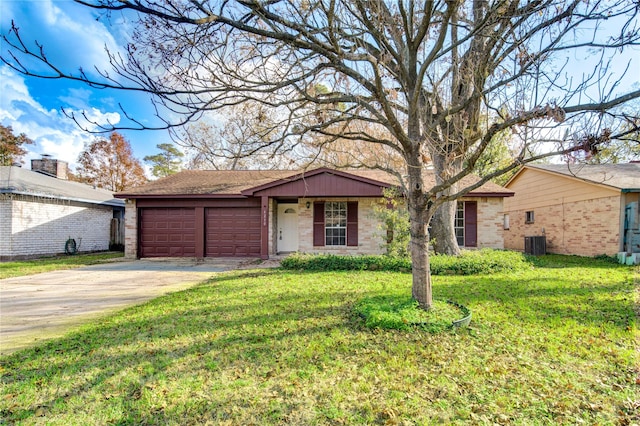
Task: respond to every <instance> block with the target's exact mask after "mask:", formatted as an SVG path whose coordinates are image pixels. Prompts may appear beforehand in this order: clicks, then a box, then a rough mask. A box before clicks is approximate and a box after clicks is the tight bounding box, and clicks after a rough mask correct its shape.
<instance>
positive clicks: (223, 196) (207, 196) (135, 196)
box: [113, 193, 251, 200]
mask: <svg viewBox="0 0 640 426" xmlns="http://www.w3.org/2000/svg"><path fill="white" fill-rule="evenodd" d="M113 197H114V198H131V199H135V200H142V199H146V198H163V199H174V198H175V199H177V200H183V199H185V198H205V199H212V198H221V199H227V198H237V199H243V200H246V199H248V198H251V197H246V196H243V195H242V194H123V193H118V194H114V195H113Z"/></svg>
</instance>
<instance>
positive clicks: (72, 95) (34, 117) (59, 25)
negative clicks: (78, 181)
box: [0, 0, 640, 166]
mask: <svg viewBox="0 0 640 426" xmlns="http://www.w3.org/2000/svg"><path fill="white" fill-rule="evenodd" d="M97 13H98V12H96V11H94V10H91V9H89V8H87V7H84V6H80V5H78V4H76V3H74V2H73V1H71V0H0V30H1V32H2V34H7V32H8V30H9V28H10V25H11V21H12V20H14V21H15V22H16V24H17V25H18V26H19V27H20V30H21V34H22V37H23V40H24V41H25V42H28V43H33V41H34V40H37V41H39V42H40V43H42V44H43V45H44V46H45V52H46V53H47V55H48V56H49V58H50V59H51V61H52V62H54V63H56V64H59V65H60V66H61V68H62V69H64V70H77V69H78V68H79V67H81V66H82V67H83V69H84V70H85V71H90V70H92V69H93V67H94V66H97V67H98V68H99V69H107V70H109V69H111V67H110V64H109V63H108V62H107V58H106V55H105V54H104V49H105V46H106V47H108V48H109V49H110V50H111V51H117V50H118V48H119V46H123V45H124V44H125V42H126V38H127V36H128V29H129V26H128V23H127V21H126V20H125V19H124V18H123V17H122V16H121V15H119V14H117V13H114V14H113V15H111V17H110V19H109V20H105V19H100V20H97V19H96V18H97V17H98V14H97ZM109 23H110V24H109ZM1 48H2V52H3V55H5V54H6V48H7V46H5V45H2V47H1ZM582 53H584V52H582ZM629 58H635V62H634V63H633V64H632V68H631V69H630V71H629V72H628V73H627V76H626V78H625V81H624V82H623V84H622V85H621V88H623V89H626V90H628V89H629V88H630V87H631V86H634V85H635V86H638V81H640V60H639V59H638V58H640V51H639V50H637V49H636V50H631V49H626V50H625V52H624V53H623V56H622V57H621V59H620V60H619V61H616V62H614V69H613V73H614V74H613V79H614V80H615V79H616V78H617V77H616V75H615V73H618V75H619V73H621V72H622V69H623V68H624V66H625V65H626V63H627V60H628V59H629ZM568 59H569V60H570V63H571V65H573V66H574V69H575V70H576V74H575V75H576V76H578V77H579V76H580V75H581V73H582V72H587V73H588V72H589V70H591V69H593V63H591V64H589V60H588V58H585V55H584V54H575V55H572V57H570V58H568ZM595 59H596V57H592V58H591V60H592V61H593V60H595ZM118 104H122V105H123V106H124V107H125V109H126V110H127V112H128V113H130V114H131V115H132V116H134V117H136V118H137V119H141V120H153V108H152V105H151V103H150V100H149V98H148V96H146V95H142V94H132V93H131V92H117V91H113V90H112V91H108V90H97V89H92V88H89V87H88V86H86V85H83V84H80V83H75V82H72V81H69V80H63V79H57V80H45V79H38V78H29V77H25V76H23V75H21V74H18V73H16V72H14V71H12V70H11V69H9V68H8V67H6V66H2V65H0V123H1V124H3V125H5V126H12V127H13V130H14V132H15V133H25V134H26V135H27V136H28V137H30V138H31V139H33V140H34V141H36V145H35V146H28V147H27V148H28V149H29V150H30V152H29V154H28V155H27V156H26V157H25V160H26V161H25V163H26V165H27V166H28V164H29V160H30V159H31V158H39V157H40V156H41V155H42V154H49V155H52V156H54V157H56V158H59V159H62V160H65V161H68V162H69V163H71V165H72V166H73V165H74V163H75V161H76V159H77V157H78V155H79V153H80V152H81V151H82V149H83V146H84V144H85V143H86V142H89V141H91V140H93V139H94V138H95V137H97V136H96V135H95V134H91V133H88V132H85V131H83V130H81V129H80V128H78V126H76V124H75V123H74V122H73V121H71V120H70V119H68V118H67V117H65V116H64V114H62V112H61V109H60V108H61V107H64V108H65V109H67V110H70V111H82V110H85V111H87V112H86V113H87V114H88V115H89V116H90V117H91V118H92V119H93V120H95V121H97V122H102V123H106V122H107V120H108V121H110V122H112V123H119V122H120V123H121V122H122V121H123V117H122V113H121V111H120V109H119V107H118ZM122 133H123V134H124V135H125V137H126V138H127V139H128V140H129V141H130V142H131V145H132V147H133V150H134V155H135V156H136V157H137V158H139V159H142V158H143V157H144V156H146V155H149V154H154V153H156V152H157V148H156V145H157V144H159V143H165V142H170V138H169V135H168V133H167V132H166V131H123V132H122Z"/></svg>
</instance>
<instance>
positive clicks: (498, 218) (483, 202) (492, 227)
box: [465, 197, 504, 249]
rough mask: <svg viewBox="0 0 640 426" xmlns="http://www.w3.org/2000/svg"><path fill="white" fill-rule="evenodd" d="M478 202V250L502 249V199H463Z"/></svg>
mask: <svg viewBox="0 0 640 426" xmlns="http://www.w3.org/2000/svg"><path fill="white" fill-rule="evenodd" d="M465 201H477V202H478V248H494V249H503V248H504V213H503V199H502V198H498V197H478V198H472V197H470V198H465Z"/></svg>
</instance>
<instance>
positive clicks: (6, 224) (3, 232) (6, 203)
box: [0, 195, 12, 258]
mask: <svg viewBox="0 0 640 426" xmlns="http://www.w3.org/2000/svg"><path fill="white" fill-rule="evenodd" d="M11 222H12V220H11V200H10V198H9V195H0V258H1V257H2V256H7V255H6V253H9V250H10V248H11Z"/></svg>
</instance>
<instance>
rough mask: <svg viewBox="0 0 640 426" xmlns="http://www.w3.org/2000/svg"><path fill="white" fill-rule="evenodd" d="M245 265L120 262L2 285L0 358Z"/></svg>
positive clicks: (220, 261)
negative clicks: (95, 319)
mask: <svg viewBox="0 0 640 426" xmlns="http://www.w3.org/2000/svg"><path fill="white" fill-rule="evenodd" d="M247 263H250V262H247V259H207V260H205V261H204V262H196V261H194V260H185V259H169V260H168V259H161V260H160V259H159V260H138V261H122V262H113V263H105V264H101V265H93V266H87V267H83V268H79V269H71V270H65V271H55V272H47V273H43V274H37V275H29V276H26V277H18V278H7V279H4V280H0V355H6V354H9V353H11V352H14V351H16V350H18V349H21V348H25V347H28V346H31V345H33V344H34V343H37V342H40V341H43V340H46V339H51V338H54V337H59V336H61V335H63V334H64V333H65V332H67V331H69V330H71V329H72V328H73V327H74V326H77V325H79V324H81V323H83V322H86V321H87V320H88V319H91V318H94V317H97V316H100V315H104V314H106V313H108V312H112V311H115V310H118V309H122V308H124V307H126V306H130V305H135V304H139V303H141V302H144V301H146V300H149V299H153V298H155V297H158V296H160V295H162V294H166V293H170V292H174V291H179V290H184V289H186V288H189V287H191V286H193V285H195V284H197V283H200V282H202V281H204V280H206V279H208V278H210V277H211V276H212V275H214V274H215V273H216V272H222V271H228V270H232V269H237V268H240V267H242V266H243V265H246V264H247Z"/></svg>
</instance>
